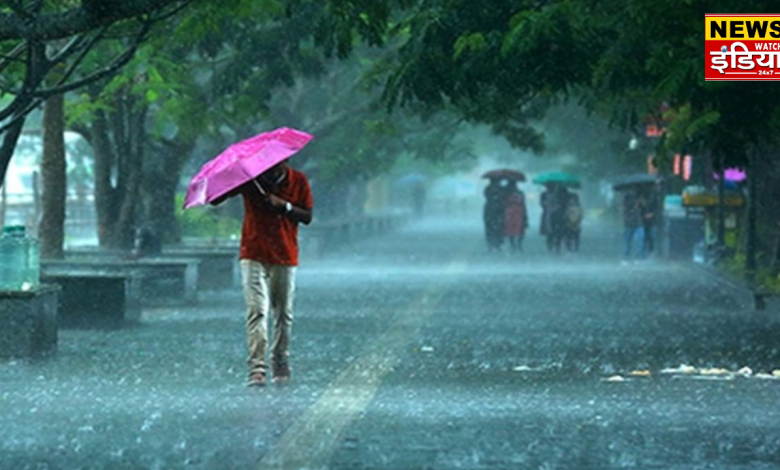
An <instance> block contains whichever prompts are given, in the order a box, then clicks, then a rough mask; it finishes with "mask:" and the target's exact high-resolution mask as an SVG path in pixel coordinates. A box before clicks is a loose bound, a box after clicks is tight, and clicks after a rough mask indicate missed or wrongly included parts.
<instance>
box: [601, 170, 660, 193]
mask: <svg viewBox="0 0 780 470" xmlns="http://www.w3.org/2000/svg"><path fill="white" fill-rule="evenodd" d="M660 181H661V179H660V178H659V177H657V176H655V175H651V174H648V173H636V174H633V175H628V176H624V177H622V178H619V179H618V180H617V181H615V182H614V183H612V189H614V190H615V191H624V190H627V189H633V188H636V187H637V186H652V185H654V184H656V183H658V182H660Z"/></svg>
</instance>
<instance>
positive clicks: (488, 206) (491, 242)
mask: <svg viewBox="0 0 780 470" xmlns="http://www.w3.org/2000/svg"><path fill="white" fill-rule="evenodd" d="M505 193H506V192H505V189H504V187H502V186H501V180H500V179H499V178H490V183H489V184H488V185H487V186H486V187H485V206H484V208H483V210H482V220H483V222H484V224H485V240H486V241H487V245H488V251H499V250H501V245H502V244H503V242H504V218H505V214H504V195H505Z"/></svg>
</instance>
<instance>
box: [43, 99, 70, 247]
mask: <svg viewBox="0 0 780 470" xmlns="http://www.w3.org/2000/svg"><path fill="white" fill-rule="evenodd" d="M64 132H65V117H64V97H63V95H54V96H52V97H51V98H49V99H47V100H46V104H45V106H44V110H43V157H42V160H41V178H42V179H43V185H42V186H43V189H42V195H41V209H42V212H41V221H40V225H39V228H38V238H39V240H40V250H41V257H42V258H62V257H63V243H64V240H65V202H66V198H67V174H66V167H65V136H64Z"/></svg>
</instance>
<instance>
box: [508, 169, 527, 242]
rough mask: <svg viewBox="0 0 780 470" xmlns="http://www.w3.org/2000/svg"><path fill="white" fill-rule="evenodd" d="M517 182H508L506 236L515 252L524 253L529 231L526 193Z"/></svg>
mask: <svg viewBox="0 0 780 470" xmlns="http://www.w3.org/2000/svg"><path fill="white" fill-rule="evenodd" d="M517 181H518V180H516V179H514V180H508V184H507V189H506V198H505V200H504V206H505V207H504V235H505V236H506V237H507V238H508V239H509V247H510V249H511V250H512V251H513V252H517V251H523V238H525V231H526V230H527V229H528V210H527V208H526V205H525V193H523V191H521V190H520V188H518V186H517Z"/></svg>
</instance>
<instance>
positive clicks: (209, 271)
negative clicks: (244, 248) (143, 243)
mask: <svg viewBox="0 0 780 470" xmlns="http://www.w3.org/2000/svg"><path fill="white" fill-rule="evenodd" d="M238 252H239V250H238V248H232V247H214V248H207V247H187V246H175V247H170V248H165V249H164V250H163V252H162V254H161V256H160V257H161V258H163V259H174V260H178V259H197V260H199V261H200V265H199V268H198V289H200V290H219V289H231V288H235V287H238V286H240V285H241V268H240V266H239V263H238Z"/></svg>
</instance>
